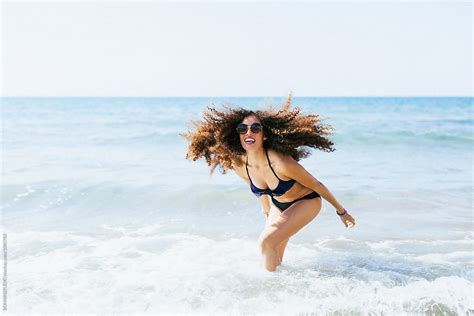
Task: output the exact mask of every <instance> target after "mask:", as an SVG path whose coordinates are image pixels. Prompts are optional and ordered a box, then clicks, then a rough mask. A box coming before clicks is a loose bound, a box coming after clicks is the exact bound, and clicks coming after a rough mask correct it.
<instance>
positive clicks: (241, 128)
mask: <svg viewBox="0 0 474 316" xmlns="http://www.w3.org/2000/svg"><path fill="white" fill-rule="evenodd" d="M249 128H250V131H251V132H252V133H254V134H257V133H260V132H261V131H262V128H263V126H262V124H260V123H253V124H252V125H247V124H243V123H241V124H239V125H237V127H236V128H235V129H236V130H237V133H239V134H245V133H247V131H248V129H249Z"/></svg>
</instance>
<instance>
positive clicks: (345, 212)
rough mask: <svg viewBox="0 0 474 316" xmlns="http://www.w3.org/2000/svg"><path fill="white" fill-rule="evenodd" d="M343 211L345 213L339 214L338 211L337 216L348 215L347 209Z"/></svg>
mask: <svg viewBox="0 0 474 316" xmlns="http://www.w3.org/2000/svg"><path fill="white" fill-rule="evenodd" d="M342 209H343V210H344V213H342V214H339V213H338V212H337V210H336V214H337V215H339V216H344V215H346V214H347V211H346V209H345V208H342Z"/></svg>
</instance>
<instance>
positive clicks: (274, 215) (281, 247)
mask: <svg viewBox="0 0 474 316" xmlns="http://www.w3.org/2000/svg"><path fill="white" fill-rule="evenodd" d="M280 214H281V211H280V209H278V208H277V207H276V206H274V205H272V206H271V208H270V211H269V213H268V218H267V225H266V227H268V226H270V225H271V224H273V223H274V222H276V220H277V219H278V217H279V216H280ZM264 232H265V230H264V231H263V232H262V234H263V233H264ZM288 240H290V238H287V239H285V240H283V241H282V242H281V243H279V244H278V245H277V246H276V252H277V256H278V259H279V260H278V261H279V264H281V262H282V260H283V254H284V252H285V248H286V245H287V244H288Z"/></svg>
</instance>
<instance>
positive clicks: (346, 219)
mask: <svg viewBox="0 0 474 316" xmlns="http://www.w3.org/2000/svg"><path fill="white" fill-rule="evenodd" d="M344 211H345V212H346V214H344V215H339V217H340V218H341V221H342V223H343V224H344V226H346V227H349V228H352V227H354V225H355V219H354V218H353V217H352V216H351V215H350V214H349V212H347V210H346V209H344ZM336 213H339V212H337V211H336ZM340 213H343V212H340Z"/></svg>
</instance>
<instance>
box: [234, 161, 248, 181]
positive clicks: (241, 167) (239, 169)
mask: <svg viewBox="0 0 474 316" xmlns="http://www.w3.org/2000/svg"><path fill="white" fill-rule="evenodd" d="M232 169H233V170H234V172H235V173H236V174H237V175H238V176H239V177H241V178H242V179H244V180H248V176H247V172H246V171H245V163H242V162H241V161H239V162H236V163H234V164H233V166H232Z"/></svg>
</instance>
